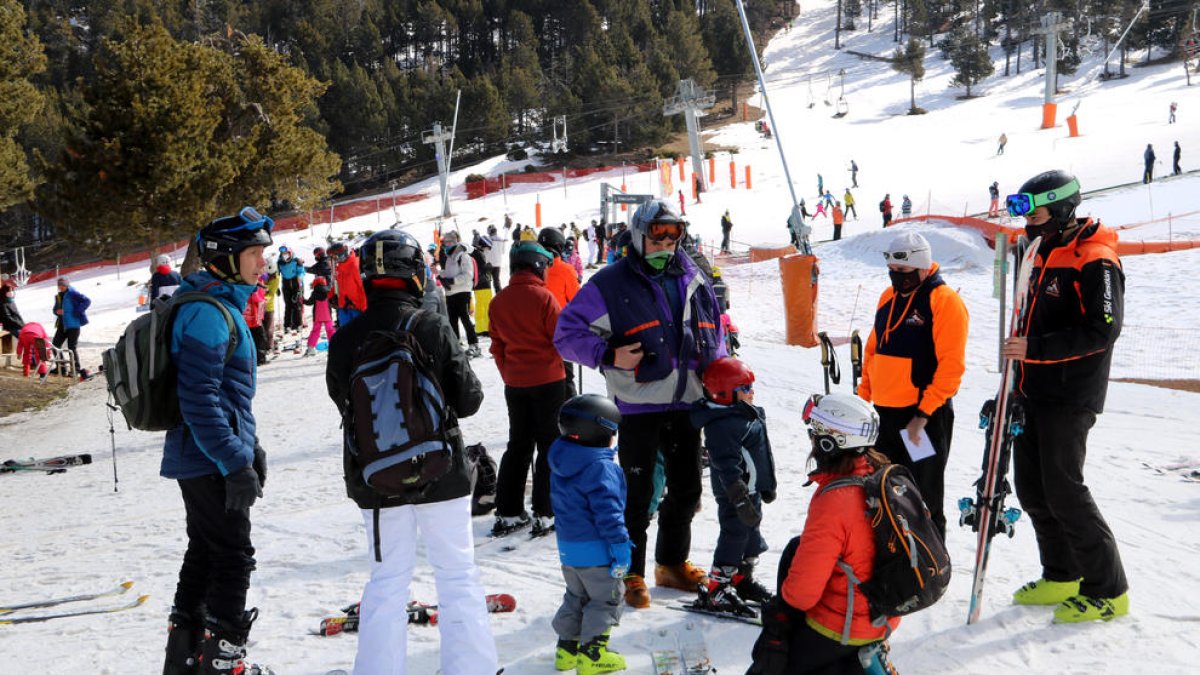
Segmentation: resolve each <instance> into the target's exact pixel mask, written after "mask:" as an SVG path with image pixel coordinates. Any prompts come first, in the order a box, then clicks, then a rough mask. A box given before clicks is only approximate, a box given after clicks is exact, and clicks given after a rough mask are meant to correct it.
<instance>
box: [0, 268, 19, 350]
mask: <svg viewBox="0 0 1200 675" xmlns="http://www.w3.org/2000/svg"><path fill="white" fill-rule="evenodd" d="M16 296H17V287H16V285H15V284H10V283H8V280H7V279H6V280H4V282H3V283H0V328H3V329H4V330H6V331H8V333H9V334H11V335H12V336H13V339H14V340H15V339H16V337H17V334H18V333H20V332H21V328H22V327H23V326H24V325H25V320H24V319H22V318H21V312H19V311H17V298H16Z"/></svg>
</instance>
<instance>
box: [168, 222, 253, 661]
mask: <svg viewBox="0 0 1200 675" xmlns="http://www.w3.org/2000/svg"><path fill="white" fill-rule="evenodd" d="M273 226H274V223H273V221H272V220H271V219H270V218H267V217H265V216H261V215H259V214H258V213H257V212H256V211H255V210H254V209H252V208H249V207H247V208H245V209H242V211H241V213H240V214H239V215H236V216H228V217H225V218H218V219H216V220H214V221H212V222H211V223H209V224H208V225H207V226H205V227H204V228H203V229H202V230H200V233H199V234H198V235H197V237H196V242H197V246H198V248H199V250H200V259H201V262H202V264H203V268H202V269H201V271H198V272H195V273H194V274H191V275H188V277H187V278H186V279H184V281H183V284H182V285H181V286H180V292H188V291H199V292H201V293H207V294H209V295H210V296H212V297H214V298H216V299H217V300H218V301H220V303H221V304H222V305H224V308H225V309H226V310H228V313H229V315H230V318H231V319H232V320H233V327H234V328H233V331H232V334H231V331H230V328H229V324H228V322H227V320H226V318H225V315H224V314H225V313H224V312H222V311H221V309H220V308H218V307H217V306H215V305H213V304H210V303H207V302H191V303H187V304H185V305H182V306H181V307H180V308H179V309H178V310H177V313H176V315H175V319H174V322H173V324H172V326H171V361H172V363H173V365H174V366H175V370H176V372H177V376H178V389H177V391H178V395H179V411H180V414H181V416H182V418H183V420H182V422H181V423H180V424H179V425H178V426H176V427H175V428H174V429H172V430H170V431H168V432H167V436H166V441H165V443H164V444H163V460H162V468H161V470H160V474H161V475H162V476H163V477H165V478H170V479H173V480H177V481H179V488H180V490H181V492H182V493H183V504H184V507H185V511H186V513H187V534H188V546H187V551H186V553H184V557H183V566H182V568H181V569H180V570H179V583H178V585H177V586H176V589H175V602H174V607H173V608H172V610H171V618H170V624H169V626H170V634H169V636H168V638H167V655H166V665H165V667H164V671H163V672H164V675H184V674H188V675H192V674H199V673H203V674H204V675H209V674H211V673H241V672H243V670H241V669H242V668H246V667H247V666H246V665H245V663H244V657H245V655H246V638H247V636H248V634H249V632H250V627H251V625H252V624H253V622H254V620H255V618H257V616H258V610H257V609H252V610H249V611H246V591H247V589H249V587H250V572H251V571H252V570H253V569H254V546H253V545H252V544H251V543H250V507H251V506H253V505H254V502H255V500H256V499H257V498H258V497H261V496H262V486H263V484H264V483H265V482H266V454H265V453H264V452H263V450H262V448H261V447H260V446H259V445H258V438H257V436H256V434H255V420H254V414H253V412H251V408H250V404H251V399H253V398H254V388H255V375H256V373H255V362H256V354H255V347H254V340H253V339H251V336H250V329H249V328H247V327H246V321H245V319H243V318H242V312H243V311H244V310H245V308H246V301H247V300H248V299H249V297H250V294H251V293H253V292H254V290H255V288H256V284H257V282H258V277H259V275H260V274H262V272H263V270H264V269H265V268H266V259H265V258H264V257H263V250H264V249H265V248H266V247H267V246H268V245H270V243H271V228H272V227H273ZM231 341H233V342H234V343H235V347H234V349H233V351H232V353H229V351H228V350H229V345H230V342H231ZM197 663H200V664H202V665H201V666H200V667H198V666H197V665H196V664H197ZM248 672H253V671H248Z"/></svg>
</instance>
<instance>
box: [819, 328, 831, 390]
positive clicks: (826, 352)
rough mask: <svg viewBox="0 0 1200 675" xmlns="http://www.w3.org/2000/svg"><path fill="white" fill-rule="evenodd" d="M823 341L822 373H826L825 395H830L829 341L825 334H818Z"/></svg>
mask: <svg viewBox="0 0 1200 675" xmlns="http://www.w3.org/2000/svg"><path fill="white" fill-rule="evenodd" d="M817 337H818V338H820V340H821V371H822V372H824V373H825V394H826V395H828V394H829V341H828V340H827V339H826V338H825V333H817Z"/></svg>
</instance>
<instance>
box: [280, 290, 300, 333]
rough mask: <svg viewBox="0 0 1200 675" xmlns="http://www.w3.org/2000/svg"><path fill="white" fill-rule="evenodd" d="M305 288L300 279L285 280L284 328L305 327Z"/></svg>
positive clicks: (295, 328) (296, 328)
mask: <svg viewBox="0 0 1200 675" xmlns="http://www.w3.org/2000/svg"><path fill="white" fill-rule="evenodd" d="M303 295H304V290H303V289H301V288H300V279H299V278H294V279H284V280H283V307H284V310H283V329H284V330H300V329H301V328H303V327H304V315H303V314H302V313H301V312H302V311H303V307H304V304H303V302H302V301H301V297H302V296H303Z"/></svg>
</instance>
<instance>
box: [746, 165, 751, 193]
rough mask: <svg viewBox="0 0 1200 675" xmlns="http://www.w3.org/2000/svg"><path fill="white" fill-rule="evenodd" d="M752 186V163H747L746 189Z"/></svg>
mask: <svg viewBox="0 0 1200 675" xmlns="http://www.w3.org/2000/svg"><path fill="white" fill-rule="evenodd" d="M750 187H751V185H750V165H749V164H747V165H746V189H747V190H749V189H750Z"/></svg>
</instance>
